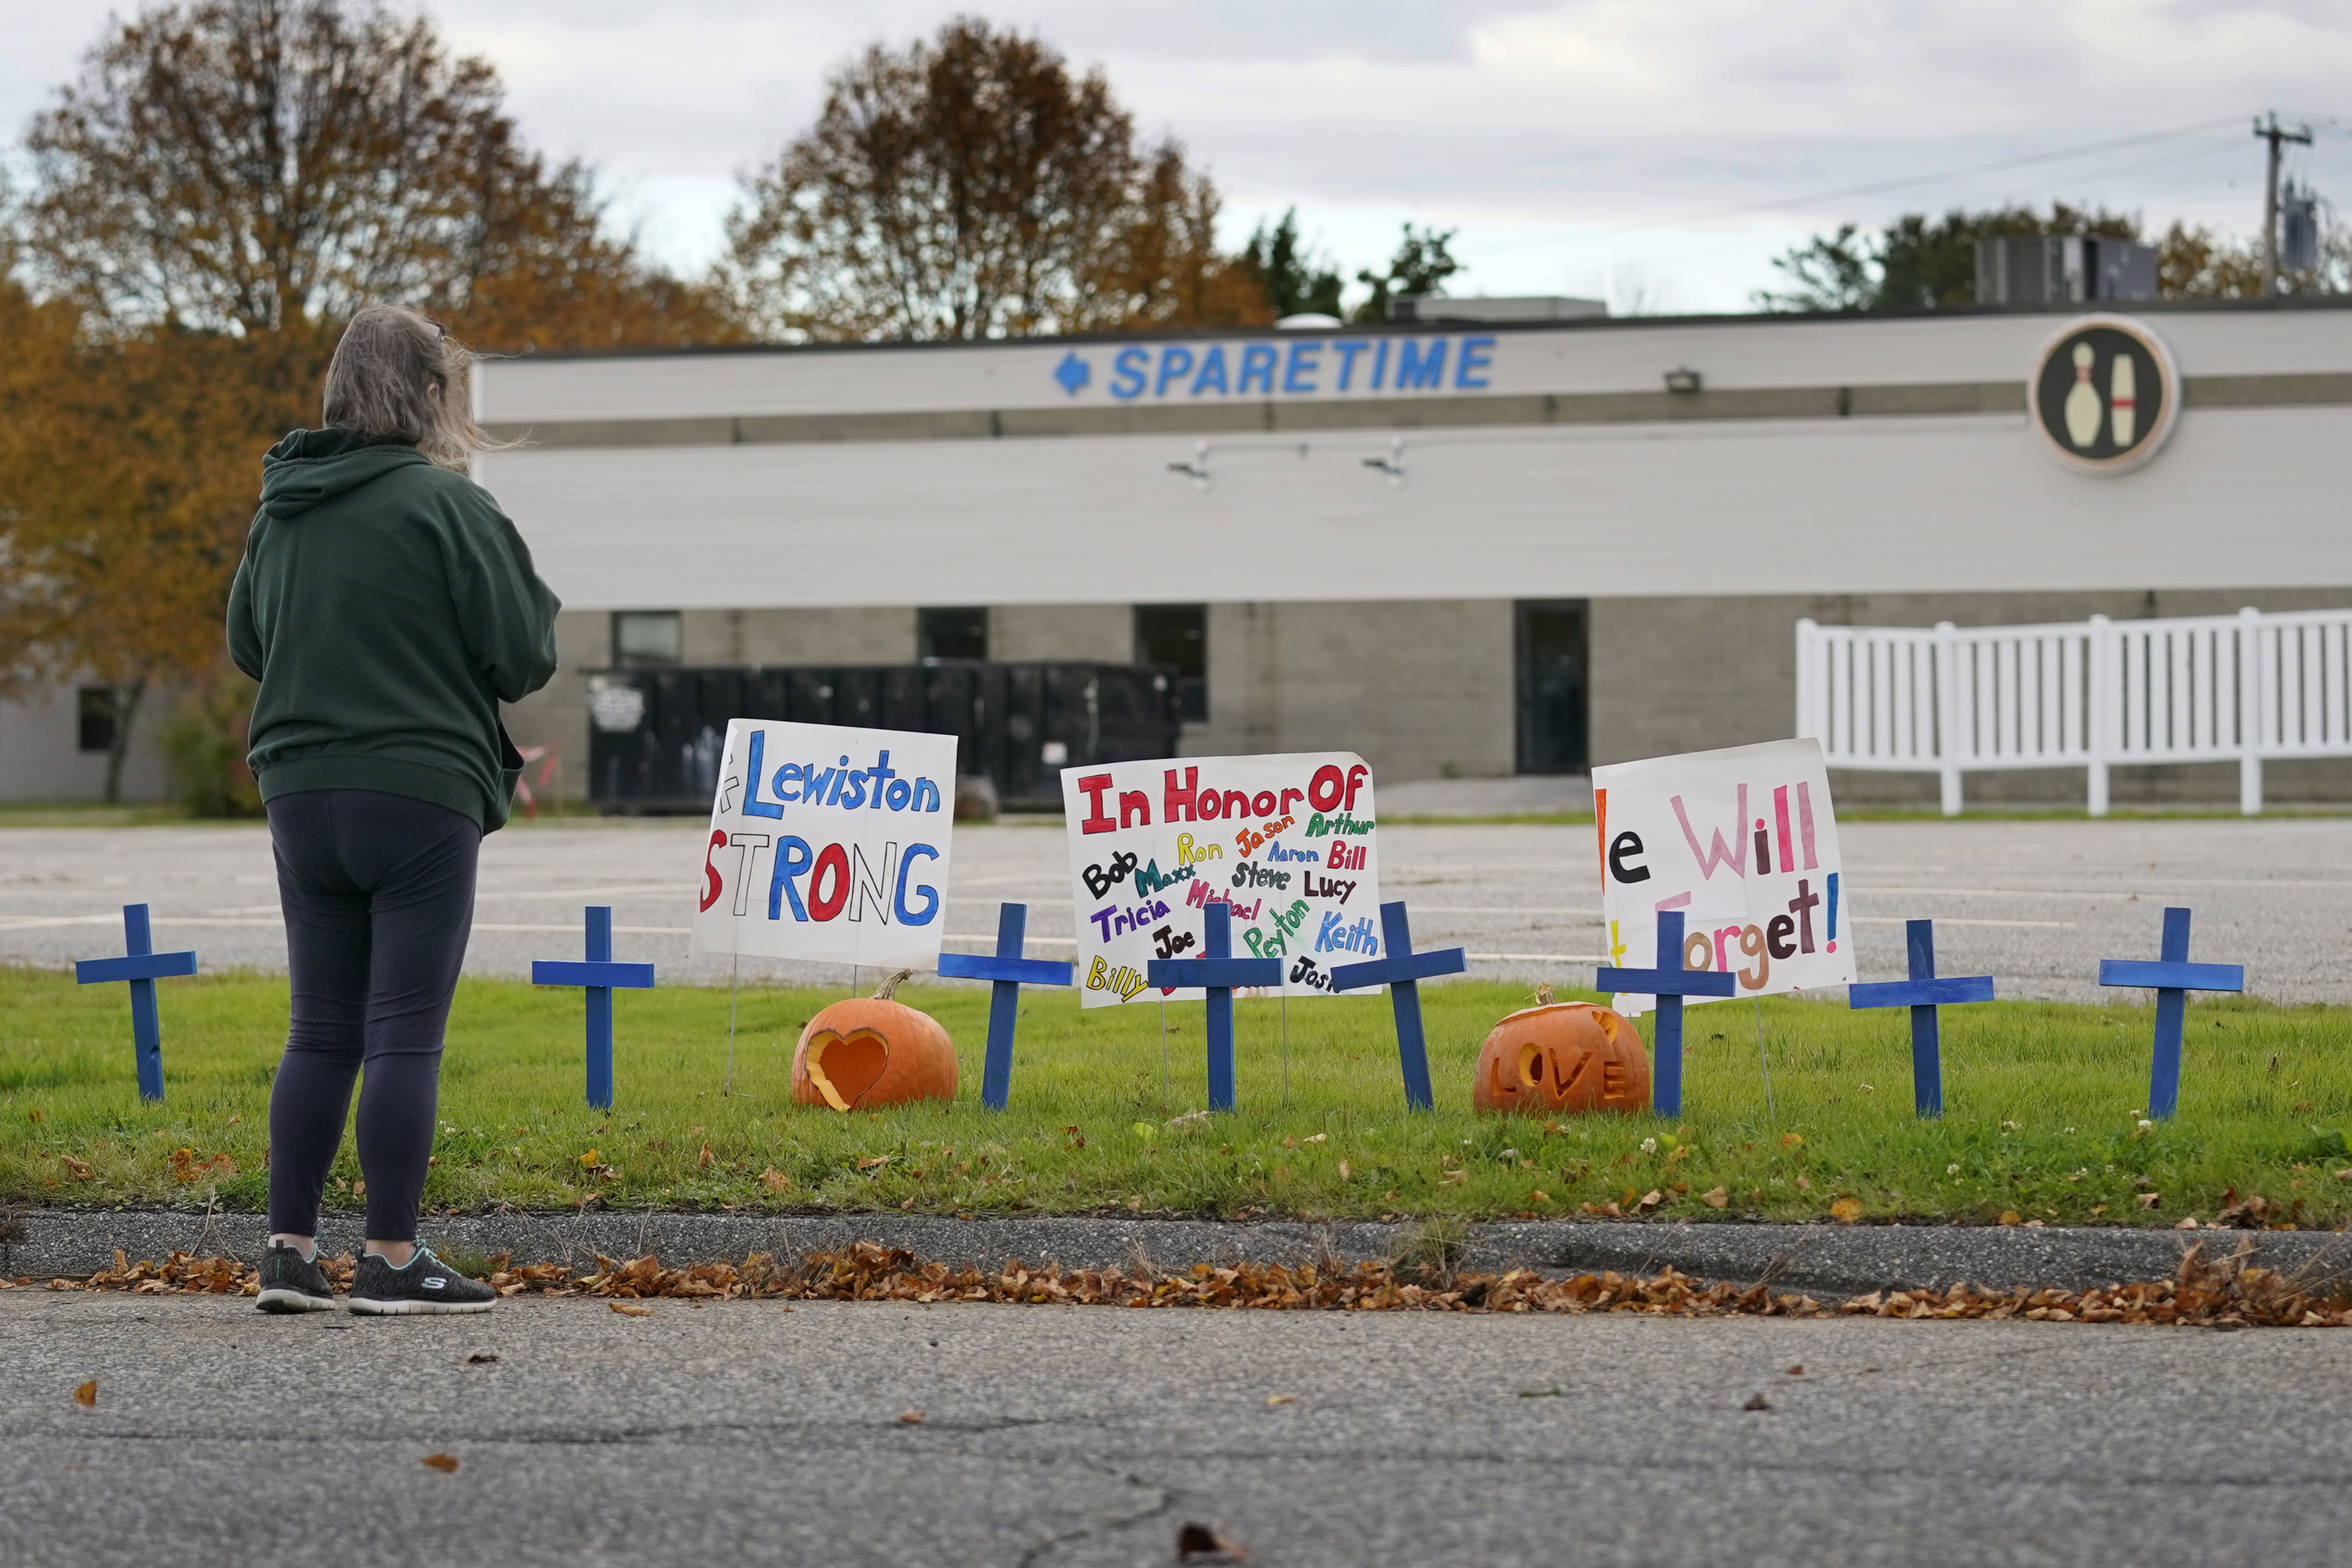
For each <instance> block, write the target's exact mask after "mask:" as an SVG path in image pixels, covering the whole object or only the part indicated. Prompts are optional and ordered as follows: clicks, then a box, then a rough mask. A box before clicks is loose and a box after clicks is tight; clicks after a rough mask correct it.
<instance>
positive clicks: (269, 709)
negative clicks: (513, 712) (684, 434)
mask: <svg viewBox="0 0 2352 1568" xmlns="http://www.w3.org/2000/svg"><path fill="white" fill-rule="evenodd" d="M261 473H262V478H261V510H260V512H259V513H258V514H257V515H256V516H255V517H254V519H253V528H252V531H251V532H249V533H248V534H247V536H246V541H245V559H243V560H242V561H241V562H239V563H238V565H237V569H236V585H235V586H234V587H233V588H232V589H231V590H230V591H229V601H228V647H229V656H230V657H232V658H233V659H235V660H236V667H237V668H238V669H240V670H243V671H244V672H245V673H246V674H248V675H251V676H252V677H253V678H254V679H255V680H257V681H259V682H260V683H261V695H259V696H258V697H257V698H256V699H255V701H254V705H253V731H252V742H253V749H252V752H251V753H250V755H249V757H248V759H247V760H248V761H249V762H250V764H251V766H252V768H253V775H254V778H255V779H257V781H258V782H259V783H260V786H261V798H262V799H263V800H276V799H277V798H278V796H280V795H291V794H294V793H296V792H297V791H299V790H304V789H379V790H383V792H385V793H387V794H392V795H405V796H408V797H409V798H411V799H412V800H429V801H431V802H432V803H433V804H435V805H436V806H446V807H447V808H448V809H449V810H453V811H457V812H461V813H463V814H464V815H466V816H467V817H470V818H472V819H473V820H474V821H477V822H478V823H480V824H481V829H482V831H484V832H485V833H488V832H495V831H497V830H498V829H499V827H500V826H502V825H503V824H504V823H505V821H506V820H507V802H508V801H509V800H510V799H511V798H512V797H513V794H514V786H515V779H516V778H517V777H518V776H519V775H520V772H521V769H522V758H520V756H519V755H517V753H516V751H515V747H514V742H513V741H512V740H510V739H509V738H508V736H507V732H506V727H505V726H504V725H503V724H501V723H499V702H500V701H505V702H515V701H519V700H520V698H522V697H524V696H525V695H529V694H530V693H531V692H535V691H537V690H538V689H539V688H540V687H541V686H543V685H546V684H547V682H548V678H549V677H550V676H551V675H553V674H555V612H556V611H557V610H558V609H559V608H561V606H560V604H559V603H558V601H557V600H556V597H555V595H554V594H552V593H551V592H549V591H548V589H547V585H546V584H545V583H543V582H541V581H540V580H539V578H538V576H537V575H536V574H535V573H534V572H533V571H532V570H531V565H530V549H529V548H528V547H526V546H525V545H524V544H523V542H522V536H521V535H520V534H519V533H517V532H516V531H515V526H514V524H513V523H511V522H509V520H508V519H507V517H506V515H505V514H504V513H502V512H500V511H499V507H498V503H497V502H496V501H494V500H492V499H491V498H490V496H489V493H488V491H486V490H484V489H482V488H481V487H480V486H478V485H476V484H474V483H473V482H472V481H471V480H469V479H467V477H466V476H464V475H462V474H454V473H451V472H450V471H448V470H447V469H446V468H438V467H436V466H435V465H433V464H432V462H431V461H430V460H428V459H427V458H426V457H425V455H424V454H422V453H420V452H419V451H417V450H416V448H415V447H414V446H407V445H402V444H397V443H387V442H370V441H367V440H365V439H364V438H362V437H361V436H359V435H357V434H353V433H352V432H351V431H347V430H298V431H295V432H294V433H293V434H289V435H288V436H287V437H286V438H285V439H284V440H283V441H280V442H279V443H278V444H277V445H275V446H273V447H271V448H270V449H269V455H268V456H266V457H264V458H263V459H262V460H261Z"/></svg>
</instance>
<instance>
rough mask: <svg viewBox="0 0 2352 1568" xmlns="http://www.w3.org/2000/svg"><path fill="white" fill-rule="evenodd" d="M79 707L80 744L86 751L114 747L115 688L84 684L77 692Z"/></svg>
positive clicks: (108, 749) (105, 749) (109, 749)
mask: <svg viewBox="0 0 2352 1568" xmlns="http://www.w3.org/2000/svg"><path fill="white" fill-rule="evenodd" d="M76 695H77V696H78V698H79V703H78V706H79V719H80V725H79V730H80V746H81V749H82V750H84V751H111V750H113V749H114V688H112V687H111V686H84V687H82V688H81V690H80V691H79V693H77V694H76Z"/></svg>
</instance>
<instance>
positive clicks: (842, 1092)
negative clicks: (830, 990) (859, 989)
mask: <svg viewBox="0 0 2352 1568" xmlns="http://www.w3.org/2000/svg"><path fill="white" fill-rule="evenodd" d="M913 973H914V971H913V970H912V969H901V970H899V971H898V973H897V974H895V975H893V976H891V977H889V978H888V979H887V980H885V981H883V982H882V987H881V988H880V989H879V990H877V991H876V992H875V993H874V994H873V995H872V996H870V997H854V998H850V999H849V1000H847V1001H843V1002H835V1003H834V1004H833V1005H832V1006H831V1007H829V1008H826V1009H824V1010H822V1011H821V1012H819V1013H818V1014H817V1015H816V1017H814V1018H813V1019H809V1020H808V1026H807V1027H806V1028H804V1029H803V1030H801V1039H800V1044H799V1045H798V1046H797V1047H795V1048H794V1049H793V1099H794V1100H795V1101H797V1102H799V1103H801V1104H803V1105H822V1106H824V1107H825V1108H826V1109H828V1110H833V1111H841V1112H849V1111H858V1110H866V1111H870V1110H873V1109H874V1108H876V1107H877V1106H880V1105H903V1104H905V1103H907V1102H908V1101H909V1100H952V1099H954V1098H955V1092H956V1053H955V1042H954V1041H953V1040H950V1039H949V1038H948V1031H947V1030H943V1029H941V1028H940V1025H939V1020H938V1019H934V1018H932V1017H931V1016H930V1015H929V1013H919V1012H917V1011H916V1010H915V1009H912V1008H910V1007H908V1005H907V1004H906V1003H904V1002H901V1001H899V1000H898V999H897V992H898V983H899V982H900V981H902V980H904V979H906V978H907V977H909V976H911V975H912V974H913Z"/></svg>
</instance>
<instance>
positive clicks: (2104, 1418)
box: [0, 1291, 2352, 1568]
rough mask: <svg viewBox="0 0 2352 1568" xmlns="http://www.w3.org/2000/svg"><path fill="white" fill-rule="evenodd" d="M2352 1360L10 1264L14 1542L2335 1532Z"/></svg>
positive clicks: (1948, 1328) (1003, 1555)
mask: <svg viewBox="0 0 2352 1568" xmlns="http://www.w3.org/2000/svg"><path fill="white" fill-rule="evenodd" d="M1799 1368H1801V1371H1799V1370H1797V1369H1799ZM89 1380H95V1383H96V1385H97V1386H96V1389H95V1391H94V1397H95V1401H96V1403H95V1405H94V1406H90V1407H87V1408H85V1407H83V1406H80V1405H79V1404H78V1403H77V1402H76V1400H75V1398H74V1395H73V1391H74V1390H75V1389H76V1388H77V1387H78V1386H79V1385H82V1384H83V1383H85V1382H86V1381H89ZM2348 1380H2352V1333H2345V1332H2344V1331H2332V1330H2324V1329H2323V1330H2309V1331H2301V1332H2298V1331H2292V1330H2267V1331H2254V1332H2250V1333H2236V1334H2230V1335H2226V1336H2225V1335H2217V1334H2214V1333H2208V1332H2201V1331H2194V1330H2188V1329H2153V1328H2127V1327H2124V1326H2121V1325H2100V1326H2094V1325H2085V1324H2056V1323H2031V1322H1999V1323H1995V1322H1951V1323H1908V1322H1891V1321H1881V1320H1877V1319H1832V1320H1827V1321H1801V1320H1800V1321H1791V1320H1788V1319H1758V1318H1735V1319H1728V1320H1723V1319H1717V1320H1674V1319H1656V1318H1642V1317H1635V1316H1622V1315H1621V1316H1592V1317H1552V1316H1545V1315H1529V1316H1504V1315H1496V1316H1471V1315H1461V1314H1451V1313H1405V1312H1395V1313H1364V1312H1313V1313H1304V1312H1302V1313H1288V1312H1208V1311H1197V1310H1195V1311H1184V1310H1173V1311H1160V1312H1136V1311H1117V1310H1113V1309H1109V1308H1098V1307H1073V1308H1066V1307H1005V1306H969V1305H947V1306H939V1307H922V1306H918V1305H914V1304H911V1303H898V1302H862V1303H851V1302H811V1301H803V1302H798V1303H795V1304H794V1305H793V1308H792V1310H791V1311H789V1312H786V1311H785V1310H783V1309H782V1307H780V1306H778V1305H776V1304H774V1303H772V1302H739V1303H722V1304H718V1305H713V1306H709V1307H706V1308H702V1309H700V1310H694V1309H691V1308H689V1307H688V1305H687V1304H686V1303H684V1302H682V1301H660V1302H656V1303H654V1304H653V1307H652V1312H651V1314H650V1315H648V1316H643V1317H626V1316H621V1315H617V1314H615V1313H614V1312H611V1311H610V1310H608V1307H607V1305H606V1303H604V1301H593V1300H572V1301H527V1300H518V1301H508V1302H504V1303H501V1304H500V1305H499V1307H498V1308H497V1310H496V1311H495V1312H492V1313H491V1314H489V1315H488V1316H487V1317H473V1318H405V1319H377V1320H364V1319H356V1318H352V1317H349V1316H347V1315H345V1314H343V1313H341V1312H336V1313H331V1314H330V1313H321V1314H317V1315H315V1316H310V1317H305V1318H294V1319H272V1318H265V1317H262V1316H261V1315H259V1314H257V1313H256V1312H253V1311H252V1309H251V1307H250V1305H249V1304H248V1303H247V1302H246V1301H242V1300H239V1299H221V1298H186V1297H181V1298H169V1297H131V1296H120V1295H116V1296H97V1295H87V1294H79V1293H71V1294H60V1293H52V1292H48V1291H12V1292H7V1293H5V1294H0V1496H5V1498H6V1500H7V1502H6V1506H5V1508H0V1561H5V1562H8V1563H27V1564H49V1563H76V1564H89V1565H91V1568H107V1565H110V1564H141V1565H143V1564H147V1563H158V1562H168V1561H180V1560H190V1561H201V1562H207V1563H210V1562H234V1563H242V1564H247V1565H252V1568H265V1565H271V1564H278V1563H289V1564H303V1565H307V1564H310V1563H321V1562H331V1563H351V1564H354V1565H356V1568H373V1565H374V1564H380V1563H382V1564H391V1563H402V1564H408V1563H436V1564H437V1563H455V1562H470V1561H488V1562H496V1563H512V1564H516V1565H518V1568H529V1565H533V1564H541V1563H547V1564H563V1565H565V1568H572V1565H576V1564H581V1563H589V1564H602V1563H647V1562H663V1563H721V1562H730V1563H731V1562H751V1563H811V1564H816V1563H823V1564H835V1563H845V1564H846V1563H856V1564H863V1563H891V1564H897V1563H968V1564H976V1565H982V1568H994V1565H998V1564H1003V1565H1005V1568H1013V1565H1014V1564H1022V1565H1032V1564H1034V1565H1037V1568H1059V1565H1066V1564H1109V1563H1120V1564H1126V1563H1135V1564H1143V1563H1151V1564H1160V1563H1171V1562H1173V1561H1175V1552H1174V1548H1175V1546H1176V1540H1177V1531H1178V1530H1179V1529H1180V1528H1181V1526H1182V1525H1183V1524H1185V1523H1187V1522H1197V1523H1201V1524H1204V1525H1207V1526H1210V1527H1211V1528H1213V1529H1214V1530H1216V1531H1220V1532H1222V1533H1223V1534H1225V1535H1227V1536H1229V1537H1230V1538H1232V1539H1234V1541H1236V1542H1239V1543H1240V1544H1241V1545H1243V1546H1244V1548H1246V1549H1247V1550H1248V1552H1249V1553H1250V1561H1251V1562H1253V1563H1257V1564H1261V1565H1279V1564H1308V1563H1312V1564H1324V1563H1329V1564H1349V1565H1360V1564H1366V1563H1399V1564H1402V1563H1444V1564H1455V1563H1461V1564H1475V1565H1476V1568H1517V1565H1520V1564H1528V1565H1533V1564H1538V1563H1540V1564H1546V1565H1553V1564H1563V1563H1565V1564H1584V1563H1611V1564H1622V1563H1643V1564H1648V1563H1655V1564H1662V1565H1663V1564H1680V1563H1727V1564H1728V1563H1738V1564H1748V1563H1761V1564H1782V1563H1804V1564H1809V1565H1814V1564H1818V1565H1822V1568H1843V1565H1848V1564H1889V1565H1894V1564H1901V1565H1905V1568H1908V1565H1910V1564H1915V1563H1942V1562H1946V1561H1959V1562H1967V1563H1993V1564H2026V1563H2104V1562H2110V1561H2115V1562H2127V1563H2137V1564H2150V1565H2168V1564H2174V1563H2180V1564H2189V1563H2196V1564H2210V1563H2292V1562H2308V1563H2326V1562H2336V1561H2340V1560H2341V1559H2340V1558H2339V1557H2338V1555H2337V1553H2339V1552H2341V1551H2342V1550H2343V1542H2344V1541H2345V1539H2346V1532H2347V1529H2352V1485H2347V1482H2352V1423H2347V1421H2346V1419H2345V1416H2347V1414H2352V1398H2347V1390H2352V1381H2348ZM1757 1396H1761V1400H1760V1404H1761V1406H1762V1407H1761V1408H1755V1407H1751V1406H1754V1405H1756V1404H1757V1403H1758V1399H1757ZM909 1416H919V1420H915V1419H908V1417H909ZM428 1455H442V1456H446V1458H447V1459H448V1460H452V1461H454V1462H455V1467H456V1468H455V1469H436V1468H431V1467H428V1466H427V1464H426V1463H425V1459H426V1457H427V1456H428Z"/></svg>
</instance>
